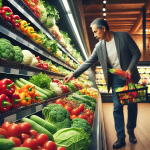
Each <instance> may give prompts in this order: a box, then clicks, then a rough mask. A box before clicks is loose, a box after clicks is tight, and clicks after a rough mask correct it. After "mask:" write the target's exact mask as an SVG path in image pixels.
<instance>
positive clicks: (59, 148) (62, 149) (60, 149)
mask: <svg viewBox="0 0 150 150" xmlns="http://www.w3.org/2000/svg"><path fill="white" fill-rule="evenodd" d="M57 150H66V149H65V148H64V147H57Z"/></svg>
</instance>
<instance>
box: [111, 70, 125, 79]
mask: <svg viewBox="0 0 150 150" xmlns="http://www.w3.org/2000/svg"><path fill="white" fill-rule="evenodd" d="M108 71H109V72H110V73H113V74H115V75H118V76H121V77H123V78H127V73H126V72H125V71H123V70H118V69H109V70H108Z"/></svg>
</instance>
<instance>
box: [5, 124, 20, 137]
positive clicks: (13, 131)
mask: <svg viewBox="0 0 150 150" xmlns="http://www.w3.org/2000/svg"><path fill="white" fill-rule="evenodd" d="M21 133H22V131H21V127H20V125H19V124H11V125H10V126H9V127H8V129H7V137H11V136H13V137H16V136H19V135H20V134H21Z"/></svg>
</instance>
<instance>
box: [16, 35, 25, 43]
mask: <svg viewBox="0 0 150 150" xmlns="http://www.w3.org/2000/svg"><path fill="white" fill-rule="evenodd" d="M16 40H17V41H18V42H20V43H23V41H24V40H23V39H22V38H20V37H18V36H16Z"/></svg>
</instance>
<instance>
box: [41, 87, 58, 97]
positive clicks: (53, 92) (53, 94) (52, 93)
mask: <svg viewBox="0 0 150 150" xmlns="http://www.w3.org/2000/svg"><path fill="white" fill-rule="evenodd" d="M44 90H45V91H47V92H49V93H50V94H51V96H52V97H55V96H56V94H55V91H54V90H52V88H51V87H50V90H48V89H45V88H44Z"/></svg>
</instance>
